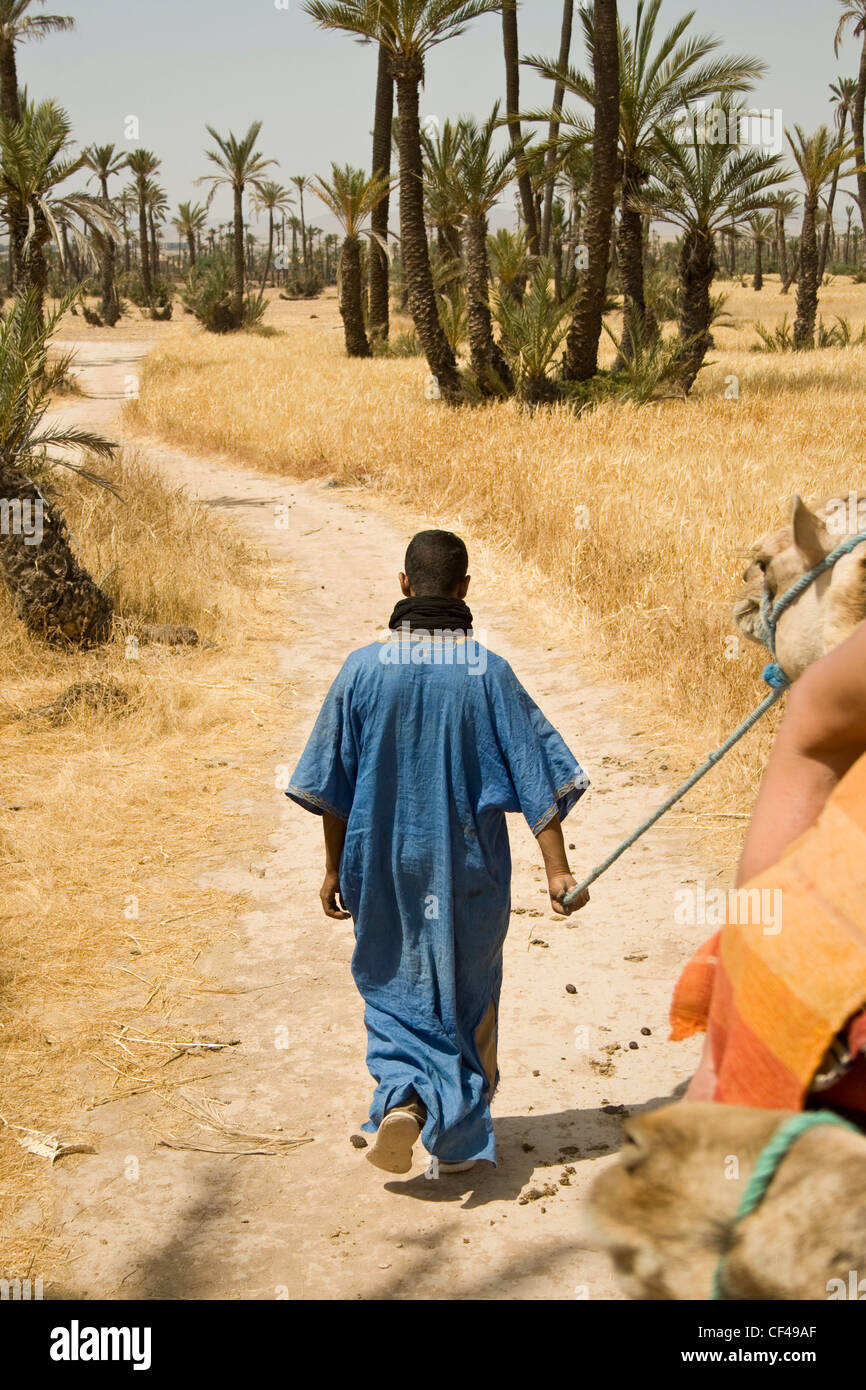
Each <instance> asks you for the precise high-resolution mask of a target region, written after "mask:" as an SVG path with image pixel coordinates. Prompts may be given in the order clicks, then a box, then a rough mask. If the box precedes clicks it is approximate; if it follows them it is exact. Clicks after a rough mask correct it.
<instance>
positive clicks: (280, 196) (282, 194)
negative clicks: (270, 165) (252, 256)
mask: <svg viewBox="0 0 866 1390" xmlns="http://www.w3.org/2000/svg"><path fill="white" fill-rule="evenodd" d="M294 201H295V200H294V198H293V197H292V195H291V193H290V192H289V190H288V189H287V188H284V187H283V185H282V184H281V183H275V182H274V180H273V179H265V181H264V183H263V184H262V187H261V192H260V193H257V194H256V196H255V198H254V199H253V206H254V207H255V210H256V212H267V214H268V254H267V256H266V257H265V268H264V272H263V274H262V289H263V290H264V288H265V285H266V284H267V282H268V276H269V274H270V272H271V264H272V262H273V259H274V213H275V212H278V213H280V214H281V215H282V216H285V214H286V213H287V212H288V210H289V208H290V207H291V206H292V205H293V203H294Z"/></svg>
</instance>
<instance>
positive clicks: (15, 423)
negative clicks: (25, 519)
mask: <svg viewBox="0 0 866 1390" xmlns="http://www.w3.org/2000/svg"><path fill="white" fill-rule="evenodd" d="M68 307H69V300H67V301H65V302H63V303H61V304H60V305H59V307H58V308H57V309H55V310H54V312H53V313H51V314H49V316H48V319H47V321H43V317H42V309H41V305H40V302H39V295H38V291H37V290H36V289H35V288H33V289H29V290H27V291H25V292H24V293H22V294H21V295H20V296H19V297H18V298H17V299H16V301H15V303H14V305H13V307H12V308H11V310H10V311H9V313H8V314H6V315H5V316H4V317H3V319H2V321H0V497H2V498H3V500H4V502H5V503H6V505H7V507H8V508H9V510H10V511H11V512H12V513H13V515H14V512H15V511H16V510H17V511H18V512H19V515H20V514H22V513H24V512H25V511H26V512H27V513H29V514H30V515H31V516H34V515H38V516H39V517H40V518H41V522H42V539H41V542H40V544H39V545H34V544H33V543H32V537H30V536H27V535H26V534H23V533H22V530H21V528H20V527H18V528H16V527H15V526H12V527H8V526H4V527H2V528H0V577H2V579H3V581H4V582H5V584H6V587H7V588H8V590H9V592H10V594H11V596H12V599H13V602H14V607H15V612H16V614H17V616H18V617H19V618H20V619H22V621H23V622H24V623H25V624H26V626H27V628H28V629H29V630H30V631H31V632H32V633H34V634H36V635H38V636H40V637H44V638H46V639H47V640H48V641H51V642H57V643H67V644H72V645H75V646H87V645H89V644H90V643H93V642H101V641H104V640H105V638H107V637H108V635H109V633H110V631H111V623H112V613H113V610H112V603H111V600H110V599H109V598H108V597H107V595H106V594H104V593H103V592H102V590H101V589H100V588H99V587H98V586H97V585H96V584H95V583H94V582H93V579H92V578H91V577H90V575H89V574H88V573H87V571H86V570H85V569H84V568H83V567H82V566H81V565H80V564H79V563H78V561H77V560H76V558H75V556H74V555H73V553H72V549H71V546H70V536H69V531H68V529H67V527H66V524H65V522H64V520H63V517H62V515H61V513H60V510H59V508H58V507H57V506H56V505H55V503H54V501H52V502H51V504H50V505H48V503H47V502H46V500H45V498H44V497H43V495H42V493H41V491H40V489H39V487H38V486H37V484H36V483H35V482H34V481H33V479H32V478H31V476H30V475H31V473H38V472H40V471H41V470H42V469H44V468H45V467H46V465H50V464H52V463H58V464H62V465H63V466H64V467H66V468H72V469H73V470H74V471H75V472H78V473H80V474H81V475H82V476H83V477H85V478H87V479H89V480H90V481H92V482H101V483H103V485H104V486H107V487H109V488H110V490H112V491H114V488H113V487H112V485H111V484H108V483H106V482H105V480H104V479H100V478H97V477H96V476H95V475H94V474H92V473H90V472H89V470H88V469H87V468H84V467H79V466H77V465H74V464H72V463H70V462H69V461H68V460H67V459H64V458H53V457H51V456H49V454H48V452H47V451H48V450H49V449H50V448H60V449H73V450H77V451H79V452H82V453H90V454H94V455H96V457H97V458H103V459H108V458H111V457H112V455H113V454H114V452H115V450H116V448H117V445H116V444H112V443H110V442H109V441H108V440H106V439H103V438H102V437H101V436H100V435H96V434H92V433H91V432H90V431H88V430H83V429H80V428H78V427H75V426H61V425H56V424H54V425H53V424H50V423H46V420H45V416H46V412H47V411H48V409H49V406H50V399H49V390H48V386H47V384H46V375H45V364H46V352H47V344H48V340H49V338H50V336H51V334H52V333H53V332H54V330H55V328H56V327H57V324H58V322H59V320H60V318H61V317H62V315H63V313H64V312H65V311H66V309H67V308H68Z"/></svg>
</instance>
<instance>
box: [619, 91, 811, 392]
mask: <svg viewBox="0 0 866 1390" xmlns="http://www.w3.org/2000/svg"><path fill="white" fill-rule="evenodd" d="M722 110H723V114H724V116H725V119H726V120H727V122H728V129H730V122H731V120H732V119H734V120H736V119H737V115H738V112H737V108H736V107H735V106H734V105H733V104H732V102H731V101H730V100H729V99H728V98H725V99H724V101H723V106H722ZM656 139H657V140H658V142H659V159H658V162H657V166H656V169H657V172H656V174H655V175H654V177H653V178H652V179H651V181H650V183H649V185H648V186H647V188H646V189H645V191H644V192H643V193H642V194H641V195H640V196H639V197H636V198H635V206H636V207H637V208H638V209H639V210H640V211H642V212H645V213H646V214H647V215H648V216H651V217H661V218H662V219H663V220H664V221H666V222H673V223H674V224H675V225H676V226H678V227H679V228H681V230H682V233H683V241H682V248H681V251H680V264H679V278H680V320H679V332H680V350H679V362H680V364H681V367H682V369H683V385H684V387H685V389H686V391H688V390H690V389H691V387H692V385H693V384H694V381H695V378H696V376H697V374H698V372H699V371H700V369H701V367H702V366H703V361H704V358H705V356H706V354H707V351H708V349H709V347H710V346H711V342H710V325H711V323H712V319H713V306H712V300H711V297H710V287H711V285H712V283H713V278H714V276H715V273H716V270H717V264H716V253H715V240H716V237H717V236H718V235H719V234H720V233H721V231H722V228H723V227H726V226H727V225H728V224H729V223H730V221H731V219H732V218H733V219H734V220H735V221H738V220H740V219H743V218H747V217H750V216H751V215H752V213H755V212H760V211H762V210H763V209H764V208H765V207H766V206H767V197H768V194H769V192H770V190H771V189H772V188H773V187H775V186H776V185H777V184H779V183H782V182H784V180H785V179H786V178H787V177H788V176H787V174H785V172H784V170H783V169H782V168H781V165H780V160H779V157H778V156H777V155H770V154H767V153H766V152H765V151H763V150H762V149H759V148H755V147H751V148H750V147H748V146H746V147H743V148H740V147H739V146H737V145H731V144H726V143H718V144H715V143H704V142H702V141H695V143H694V144H692V145H688V144H685V143H684V142H683V141H681V140H678V139H677V138H676V134H675V132H674V131H673V130H672V129H670V128H669V129H667V130H663V129H662V128H661V127H658V128H657V130H656Z"/></svg>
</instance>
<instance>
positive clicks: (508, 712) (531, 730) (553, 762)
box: [494, 665, 589, 835]
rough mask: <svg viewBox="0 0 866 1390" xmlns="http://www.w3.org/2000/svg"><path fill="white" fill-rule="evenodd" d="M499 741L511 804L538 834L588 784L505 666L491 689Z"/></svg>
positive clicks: (562, 815) (564, 811) (574, 801)
mask: <svg viewBox="0 0 866 1390" xmlns="http://www.w3.org/2000/svg"><path fill="white" fill-rule="evenodd" d="M494 712H495V719H496V731H497V737H498V739H499V745H500V748H501V751H502V754H503V757H504V759H505V763H506V766H507V768H508V773H509V776H510V778H511V784H512V786H513V788H514V794H515V805H514V807H513V809H515V810H518V809H519V810H520V811H522V812H523V815H524V816H525V817H526V820H527V823H528V825H529V828H530V830H531V831H532V833H533V835H538V834H539V833H540V832H541V831H542V830H543V829H544V828H545V826H546V825H549V824H550V822H551V821H552V820H553V819H554V817H555V816H558V817H559V819H560V820H565V817H566V816H567V815H568V813H569V811H571V810H572V808H573V807H574V806H575V805H576V804H577V802H578V801H579V800H580V798H581V797H582V796H583V794H584V792H585V791H586V790H587V788H588V787H589V778H588V777H587V775H586V773H585V772H584V770H583V768H582V767H581V766H580V764H579V762H578V761H577V759H576V758H575V756H574V754H573V753H572V752H571V750H570V749H569V748H568V746H567V745H566V743H565V742H564V740H563V739H562V738H561V737H560V735H559V734H558V733H557V731H556V729H554V727H553V725H552V724H551V723H549V721H548V720H547V719H546V718H545V716H544V715H543V714H542V712H541V710H540V709H539V708H538V705H536V704H535V702H534V701H533V700H532V699H531V698H530V696H529V695H528V694H527V692H526V691H525V690H524V688H523V686H522V685H521V684H520V681H519V680H518V679H517V677H516V676H515V674H514V672H513V671H512V670H511V667H510V666H507V665H506V666H505V670H504V672H503V675H502V679H501V680H500V681H498V682H497V684H496V687H495V694H494Z"/></svg>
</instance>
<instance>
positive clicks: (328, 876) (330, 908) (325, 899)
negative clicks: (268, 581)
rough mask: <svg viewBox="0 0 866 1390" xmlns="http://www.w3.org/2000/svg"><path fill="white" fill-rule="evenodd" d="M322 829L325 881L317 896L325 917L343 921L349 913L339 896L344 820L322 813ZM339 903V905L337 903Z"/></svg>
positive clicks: (344, 835) (326, 812)
mask: <svg viewBox="0 0 866 1390" xmlns="http://www.w3.org/2000/svg"><path fill="white" fill-rule="evenodd" d="M322 829H323V831H324V834H325V881H324V883H323V884H322V888H321V892H320V893H319V897H320V898H321V900H322V907H323V908H324V909H325V916H326V917H333V918H334V919H335V920H336V921H337V922H344V921H345V920H346V918H347V917H349V916H350V915H351V914H350V913H348V912H347V911H346V909H345V905H344V903H343V899H342V897H340V860H341V859H342V857H343V845H344V844H345V843H346V822H345V821H344V820H340V818H339V816H332V815H330V814H329V812H328V811H324V812H323V813H322ZM338 904H339V905H338Z"/></svg>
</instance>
